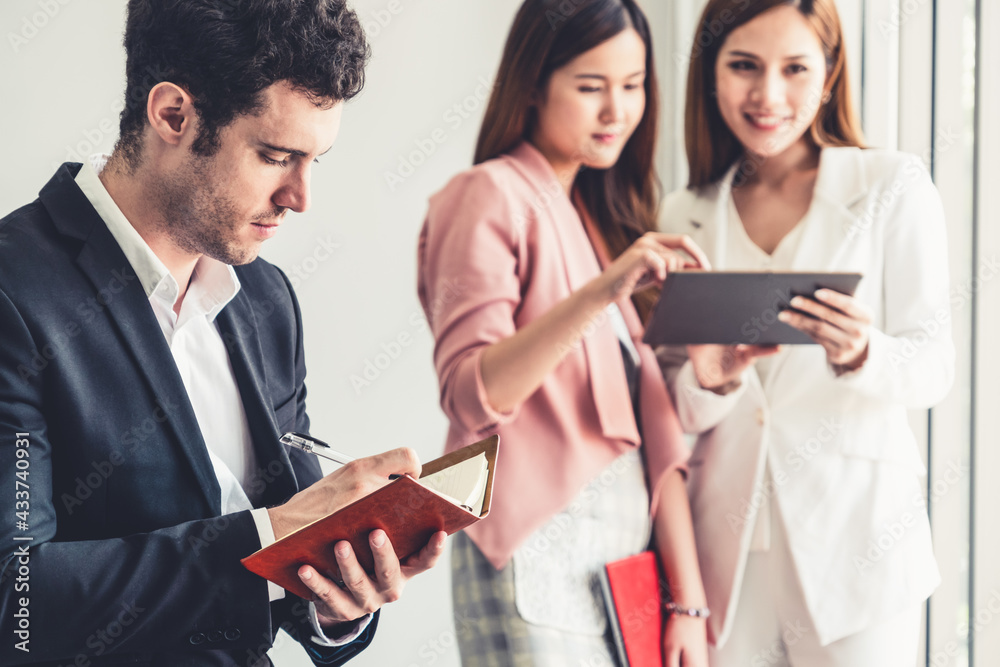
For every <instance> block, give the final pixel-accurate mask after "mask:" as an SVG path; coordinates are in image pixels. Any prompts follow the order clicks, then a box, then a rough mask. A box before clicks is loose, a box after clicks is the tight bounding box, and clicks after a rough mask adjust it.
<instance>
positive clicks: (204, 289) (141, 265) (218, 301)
mask: <svg viewBox="0 0 1000 667" xmlns="http://www.w3.org/2000/svg"><path fill="white" fill-rule="evenodd" d="M108 157H109V156H107V155H93V156H91V157H90V164H84V165H83V168H82V169H80V172H79V173H78V174H77V176H76V184H77V185H78V186H79V188H80V190H81V191H83V194H84V195H86V197H87V199H89V200H90V203H91V204H92V205H93V206H94V209H95V210H96V211H97V213H98V214H99V215H100V216H101V218H102V219H103V220H104V222H105V224H106V225H107V226H108V230H109V231H110V232H111V234H112V236H114V237H115V240H116V241H117V242H118V245H119V246H120V247H121V249H122V252H123V253H124V254H125V258H126V259H127V260H128V261H129V264H131V265H132V268H133V269H134V270H135V275H136V277H137V278H138V279H139V283H140V284H141V285H142V287H143V289H144V290H145V291H146V296H147V297H148V298H149V303H150V306H151V307H152V308H153V313H154V314H155V315H156V320H157V322H158V323H159V324H160V330H161V331H162V332H163V336H164V338H165V339H166V341H167V345H168V346H169V347H170V353H171V354H172V355H173V358H174V362H175V363H176V364H177V370H178V372H179V373H180V376H181V380H183V382H184V388H185V389H186V390H187V395H188V399H189V400H190V401H191V406H192V408H193V409H194V414H195V417H196V418H197V420H198V426H199V428H200V429H201V434H202V437H203V438H204V440H205V444H206V445H207V447H208V455H209V458H210V460H211V461H212V466H213V468H214V469H215V476H216V477H217V478H218V480H219V487H220V489H221V495H222V497H221V506H222V513H223V514H232V513H235V512H241V511H243V510H250V515H251V516H252V517H253V520H254V523H255V524H256V526H257V534H258V535H259V537H260V545H261V548H263V547H266V546H268V545H270V544H271V543H273V542H274V541H275V537H274V529H273V527H272V526H271V519H270V516H269V515H268V513H267V508H258V509H254V508H253V502H252V500H259V498H254V499H251V498H250V497H248V495H247V493H246V491H245V490H244V489H245V488H249V487H250V482H251V481H252V480H253V476H254V472H255V471H256V469H257V466H256V463H257V461H256V456H255V454H254V448H253V440H252V439H251V436H250V424H249V423H248V421H247V416H246V412H245V411H244V409H243V400H242V398H241V397H240V392H239V387H238V386H237V384H236V376H235V375H234V374H233V367H232V364H231V362H230V360H229V354H228V353H227V351H226V346H225V343H224V342H223V340H222V335H221V334H220V332H219V329H218V326H217V324H216V321H215V319H216V317H217V316H218V314H219V313H220V312H221V311H222V309H223V308H225V306H226V304H228V303H229V302H230V301H232V299H233V298H234V297H235V296H236V294H237V293H238V292H239V291H240V281H239V278H237V277H236V271H235V270H234V269H233V267H231V266H229V265H227V264H224V263H222V262H220V261H218V260H216V259H212V258H211V257H207V256H202V257H201V258H200V259H199V260H198V263H197V264H196V265H195V268H194V273H193V274H192V276H191V281H190V283H189V284H188V289H187V293H186V294H185V295H184V300H183V302H182V303H181V308H180V313H179V314H178V313H175V312H174V306H175V305H176V303H177V300H178V296H179V295H180V288H179V286H178V284H177V280H176V279H175V278H174V277H173V275H172V274H171V273H170V271H169V270H168V269H167V267H166V266H165V265H164V264H163V262H162V261H160V259H159V258H158V257H157V256H156V254H155V253H154V252H153V251H152V249H151V248H150V247H149V245H147V244H146V242H145V241H144V240H143V238H142V237H141V236H140V235H139V233H138V232H137V231H136V230H135V228H134V227H133V226H132V224H131V223H130V222H129V221H128V219H127V218H126V217H125V214H124V213H122V211H121V209H119V208H118V205H117V204H116V203H115V201H114V199H112V198H111V195H110V194H109V193H108V191H107V189H106V188H105V187H104V184H103V183H102V182H101V180H100V178H99V177H98V174H99V173H100V171H101V170H102V169H104V166H105V164H107V160H108ZM267 585H268V598H269V600H270V601H272V602H273V601H274V600H280V599H282V598H284V597H285V590H284V589H283V588H281V587H280V586H278V585H277V584H275V583H273V582H270V581H268V582H267ZM309 611H310V613H309V617H310V619H311V620H312V624H313V628H314V630H315V631H316V633H317V636H315V637H313V641H314V642H316V643H317V644H319V645H321V646H341V645H343V644H347V643H349V642H351V641H353V640H354V639H355V638H356V637H357V636H358V635H359V634H361V632H362V631H363V630H364V629H365V628H366V627H367V626H368V623H369V622H370V620H371V616H370V615H369V616H367V617H364V618H363V619H361V622H359V623H358V625H357V627H356V628H354V629H353V630H352V631H351V632H350V633H349V634H348V635H345V636H344V637H339V638H337V639H334V640H331V639H329V638H327V637H326V635H325V634H323V631H322V629H321V628H320V625H319V619H318V617H317V615H316V609H315V605H314V604H313V603H311V602H310V603H309Z"/></svg>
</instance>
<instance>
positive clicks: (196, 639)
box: [188, 632, 205, 646]
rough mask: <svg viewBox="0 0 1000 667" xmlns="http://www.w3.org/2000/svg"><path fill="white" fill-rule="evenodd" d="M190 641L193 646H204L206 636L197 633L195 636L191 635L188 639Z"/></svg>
mask: <svg viewBox="0 0 1000 667" xmlns="http://www.w3.org/2000/svg"><path fill="white" fill-rule="evenodd" d="M188 641H189V642H191V643H192V644H194V645H195V646H197V645H198V644H204V643H205V635H203V634H202V633H200V632H196V633H194V634H193V635H191V636H190V637H188Z"/></svg>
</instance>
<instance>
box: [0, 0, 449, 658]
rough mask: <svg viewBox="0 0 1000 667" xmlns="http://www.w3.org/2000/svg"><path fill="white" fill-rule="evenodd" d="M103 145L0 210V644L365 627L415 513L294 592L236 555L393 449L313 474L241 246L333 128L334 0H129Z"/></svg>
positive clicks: (74, 644)
mask: <svg viewBox="0 0 1000 667" xmlns="http://www.w3.org/2000/svg"><path fill="white" fill-rule="evenodd" d="M125 47H126V51H127V54H128V63H127V77H128V82H127V88H126V108H125V110H124V111H123V113H122V120H121V137H120V140H119V143H118V145H117V146H116V148H115V151H114V153H113V154H112V155H111V156H110V158H107V159H103V158H102V159H96V160H94V161H93V162H92V163H91V164H84V165H81V164H76V163H67V164H64V165H63V166H62V167H61V168H60V169H59V170H58V171H57V172H56V174H55V175H54V176H53V177H52V179H51V180H50V181H49V183H48V184H47V185H45V187H44V188H43V189H42V190H41V192H40V194H39V197H38V199H36V200H35V201H34V202H32V203H30V204H28V205H27V206H24V207H22V208H20V209H19V210H17V211H15V212H13V213H11V214H10V215H8V216H7V217H5V218H4V219H3V220H0V233H2V234H0V489H4V491H3V494H4V495H6V497H7V498H8V506H7V507H6V508H4V509H3V512H2V519H0V664H4V665H14V664H33V665H53V666H54V665H77V666H86V665H125V664H128V665H155V666H158V667H159V666H163V667H166V666H170V667H175V666H179V665H192V666H195V665H197V666H202V665H205V666H208V665H212V666H216V665H218V666H223V665H226V666H235V665H246V666H250V665H258V664H261V665H267V664H269V661H268V660H267V658H266V656H265V655H264V654H265V653H266V651H267V649H268V648H270V646H271V645H272V642H273V641H274V637H275V634H276V633H277V631H278V629H279V628H280V629H284V630H286V631H287V632H288V633H289V634H291V635H292V636H293V637H294V638H295V639H296V640H297V641H299V642H300V643H301V644H302V645H303V646H304V647H305V648H306V651H307V652H308V654H309V655H310V657H311V658H312V659H313V661H314V662H315V664H318V665H330V664H341V663H343V662H345V661H346V660H348V659H349V658H350V657H352V656H354V655H356V654H357V653H358V652H360V651H361V650H362V649H363V648H364V647H365V646H367V645H368V643H369V642H370V641H371V638H372V635H373V634H374V631H375V626H376V623H377V612H378V609H379V608H380V607H381V605H382V604H384V603H386V602H391V601H393V600H395V599H397V598H398V596H399V595H400V592H401V590H402V587H403V585H404V583H405V582H406V580H408V579H409V578H410V577H412V576H414V575H415V574H418V573H419V572H422V571H424V570H426V569H428V568H429V567H432V566H433V565H434V563H435V562H436V561H437V559H438V557H439V556H440V553H441V551H442V548H443V543H444V537H445V536H444V534H443V533H438V534H437V535H435V536H434V537H433V538H432V539H431V540H430V542H429V543H428V545H427V546H426V547H425V548H424V549H423V550H422V551H420V552H419V553H418V554H415V555H414V556H411V557H410V558H409V559H407V560H406V561H404V562H403V563H400V562H399V560H398V559H397V558H396V556H395V555H394V553H393V551H392V545H391V544H389V542H388V540H387V538H386V536H385V534H384V533H383V532H382V531H374V532H373V533H372V534H371V535H370V536H369V543H370V546H371V549H372V552H373V554H374V557H375V561H376V567H375V572H377V575H375V576H369V575H367V574H366V573H365V572H364V571H363V570H362V569H361V567H360V566H359V565H358V561H357V559H356V557H355V555H354V553H353V552H352V551H351V549H350V545H349V544H348V543H346V542H342V543H339V544H337V545H336V546H335V552H336V554H337V558H338V561H339V565H340V570H341V576H342V577H343V581H338V582H333V581H331V580H329V579H327V578H326V577H325V576H323V575H322V574H320V573H318V572H316V571H315V570H313V569H312V568H311V567H309V566H303V567H302V568H301V569H300V571H299V576H300V578H301V579H302V581H303V582H304V583H305V584H306V585H307V586H308V587H309V589H310V590H312V591H313V593H314V595H313V599H312V600H309V601H305V600H301V599H299V598H297V597H295V596H293V595H291V594H290V593H286V592H285V591H283V590H281V589H280V588H278V587H276V586H274V585H273V584H270V583H269V582H267V581H265V580H263V579H261V578H259V577H257V576H255V575H253V574H251V573H250V572H248V571H247V570H245V569H244V568H243V567H242V565H241V564H240V559H241V558H243V557H245V556H247V555H249V554H250V553H252V552H254V551H256V550H257V549H259V548H260V547H261V546H262V545H266V544H268V543H270V542H271V541H273V540H274V539H276V538H280V537H282V536H284V535H286V534H288V533H289V532H291V531H293V530H296V529H297V528H299V527H301V526H303V525H305V524H307V523H310V522H312V521H314V520H315V519H317V518H319V517H321V516H323V515H325V514H327V513H328V512H330V511H333V510H335V509H337V508H339V507H342V506H344V505H345V504H347V503H349V502H352V501H353V500H355V499H356V498H358V497H360V496H362V495H364V494H366V493H368V492H370V491H371V490H373V489H375V488H377V487H378V486H380V485H382V484H385V483H386V482H387V481H388V480H387V478H388V476H389V475H390V474H393V473H411V474H418V473H419V469H420V464H419V462H418V461H417V459H416V456H415V454H414V453H413V452H412V451H411V450H408V449H399V450H394V451H391V452H387V453H385V454H381V455H378V456H374V457H370V458H366V459H360V460H358V461H356V462H354V463H352V464H349V465H347V466H345V467H344V468H341V469H339V470H337V471H336V472H334V473H332V474H330V475H328V476H327V477H325V478H324V477H322V475H321V472H320V468H319V465H318V464H317V461H316V460H315V459H314V458H312V457H311V456H310V455H308V454H305V453H303V452H301V451H298V450H288V449H285V448H284V447H283V446H282V445H280V444H279V443H278V437H279V434H281V433H283V432H285V431H308V428H309V419H308V417H307V415H306V410H305V396H306V391H305V384H304V380H305V362H304V357H303V349H302V320H301V316H300V313H299V307H298V303H297V302H296V300H295V295H294V293H293V291H292V288H291V285H290V284H289V281H288V280H287V278H286V277H285V275H284V274H283V273H282V272H281V271H280V270H279V269H277V268H276V267H274V266H272V265H270V264H268V263H267V262H265V261H263V260H260V259H257V254H258V252H259V249H260V246H261V244H262V243H263V241H264V240H265V239H267V238H269V237H271V236H273V235H274V233H275V232H276V231H277V228H278V226H279V225H280V224H281V223H282V221H283V220H284V216H285V213H286V212H287V211H288V210H292V211H296V212H301V211H304V210H306V208H307V207H308V205H309V176H310V169H311V166H312V163H313V162H314V161H315V160H316V158H317V157H318V156H319V155H321V154H323V153H325V152H326V151H327V150H329V148H330V147H331V145H332V144H333V141H334V139H335V137H336V134H337V132H338V129H339V124H340V114H341V108H342V105H343V102H344V101H345V100H347V99H350V98H351V97H352V96H353V95H355V94H357V92H358V91H359V90H360V89H361V86H362V84H363V68H364V65H365V62H366V59H367V55H368V47H367V45H366V44H365V40H364V36H363V34H362V30H361V27H360V25H359V23H358V20H357V17H356V15H355V14H354V13H353V12H351V11H350V10H348V9H347V8H346V7H345V6H344V3H343V2H342V0H241V1H240V2H233V1H232V0H170V1H165V0H131V1H130V3H129V15H128V22H127V27H126V33H125Z"/></svg>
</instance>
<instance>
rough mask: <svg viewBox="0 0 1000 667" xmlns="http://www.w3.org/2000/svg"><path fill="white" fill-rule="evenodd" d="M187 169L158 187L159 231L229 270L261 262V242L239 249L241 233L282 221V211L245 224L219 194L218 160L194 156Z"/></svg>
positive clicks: (227, 201)
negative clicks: (259, 259)
mask: <svg viewBox="0 0 1000 667" xmlns="http://www.w3.org/2000/svg"><path fill="white" fill-rule="evenodd" d="M188 165H189V166H190V169H187V170H185V171H184V172H183V173H178V174H175V175H173V177H171V178H169V179H163V180H161V181H160V182H159V183H158V184H157V186H156V188H155V193H154V195H153V196H154V199H155V201H156V204H157V207H158V208H159V210H160V216H159V217H160V220H161V223H160V224H161V225H162V226H161V230H162V231H164V232H166V234H167V236H168V237H169V238H170V239H171V241H172V242H173V243H174V245H176V246H177V247H178V248H179V249H180V250H182V251H183V252H185V253H189V254H192V255H206V256H208V257H211V258H212V259H215V260H218V261H220V262H222V263H224V264H229V265H230V266H238V265H241V264H249V263H250V262H252V261H253V260H255V259H256V258H257V255H258V253H259V252H260V243H259V242H258V243H252V244H247V245H243V244H241V243H240V237H241V232H242V231H243V230H244V228H245V227H247V226H248V225H250V224H251V223H252V222H263V221H274V220H277V219H279V218H280V217H281V215H282V214H283V213H284V209H282V208H275V209H272V210H270V211H266V212H263V213H258V214H256V215H254V216H252V217H250V218H249V219H245V220H244V219H241V216H240V213H239V210H238V207H237V206H236V205H235V203H234V202H233V200H232V199H231V198H229V197H226V196H225V195H222V194H218V193H217V191H216V187H215V185H216V178H217V175H218V173H217V171H216V170H215V169H214V168H213V167H214V160H212V159H211V158H209V159H206V158H204V157H202V156H197V155H192V156H191V158H190V160H189V162H188Z"/></svg>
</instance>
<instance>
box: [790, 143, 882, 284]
mask: <svg viewBox="0 0 1000 667" xmlns="http://www.w3.org/2000/svg"><path fill="white" fill-rule="evenodd" d="M867 189H868V188H867V184H866V174H865V169H864V161H863V160H862V159H861V149H860V148H826V149H823V151H822V153H821V154H820V163H819V172H818V174H817V175H816V186H815V188H814V191H813V200H812V203H811V204H810V206H809V210H808V212H807V213H806V219H805V220H803V223H804V224H805V227H804V228H803V229H802V238H801V239H800V240H799V246H798V248H797V249H796V251H795V257H794V259H793V260H792V270H794V271H833V270H835V267H837V266H839V264H840V262H839V260H840V258H841V257H842V255H843V253H844V251H845V250H846V248H847V247H848V243H847V241H848V240H850V239H851V238H852V236H853V233H852V231H853V230H854V229H855V226H856V225H857V224H858V219H857V217H856V216H855V215H854V214H853V213H851V210H850V207H851V205H853V204H854V203H855V202H856V201H857V200H858V199H860V198H861V197H863V196H864V194H865V192H866V191H867Z"/></svg>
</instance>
